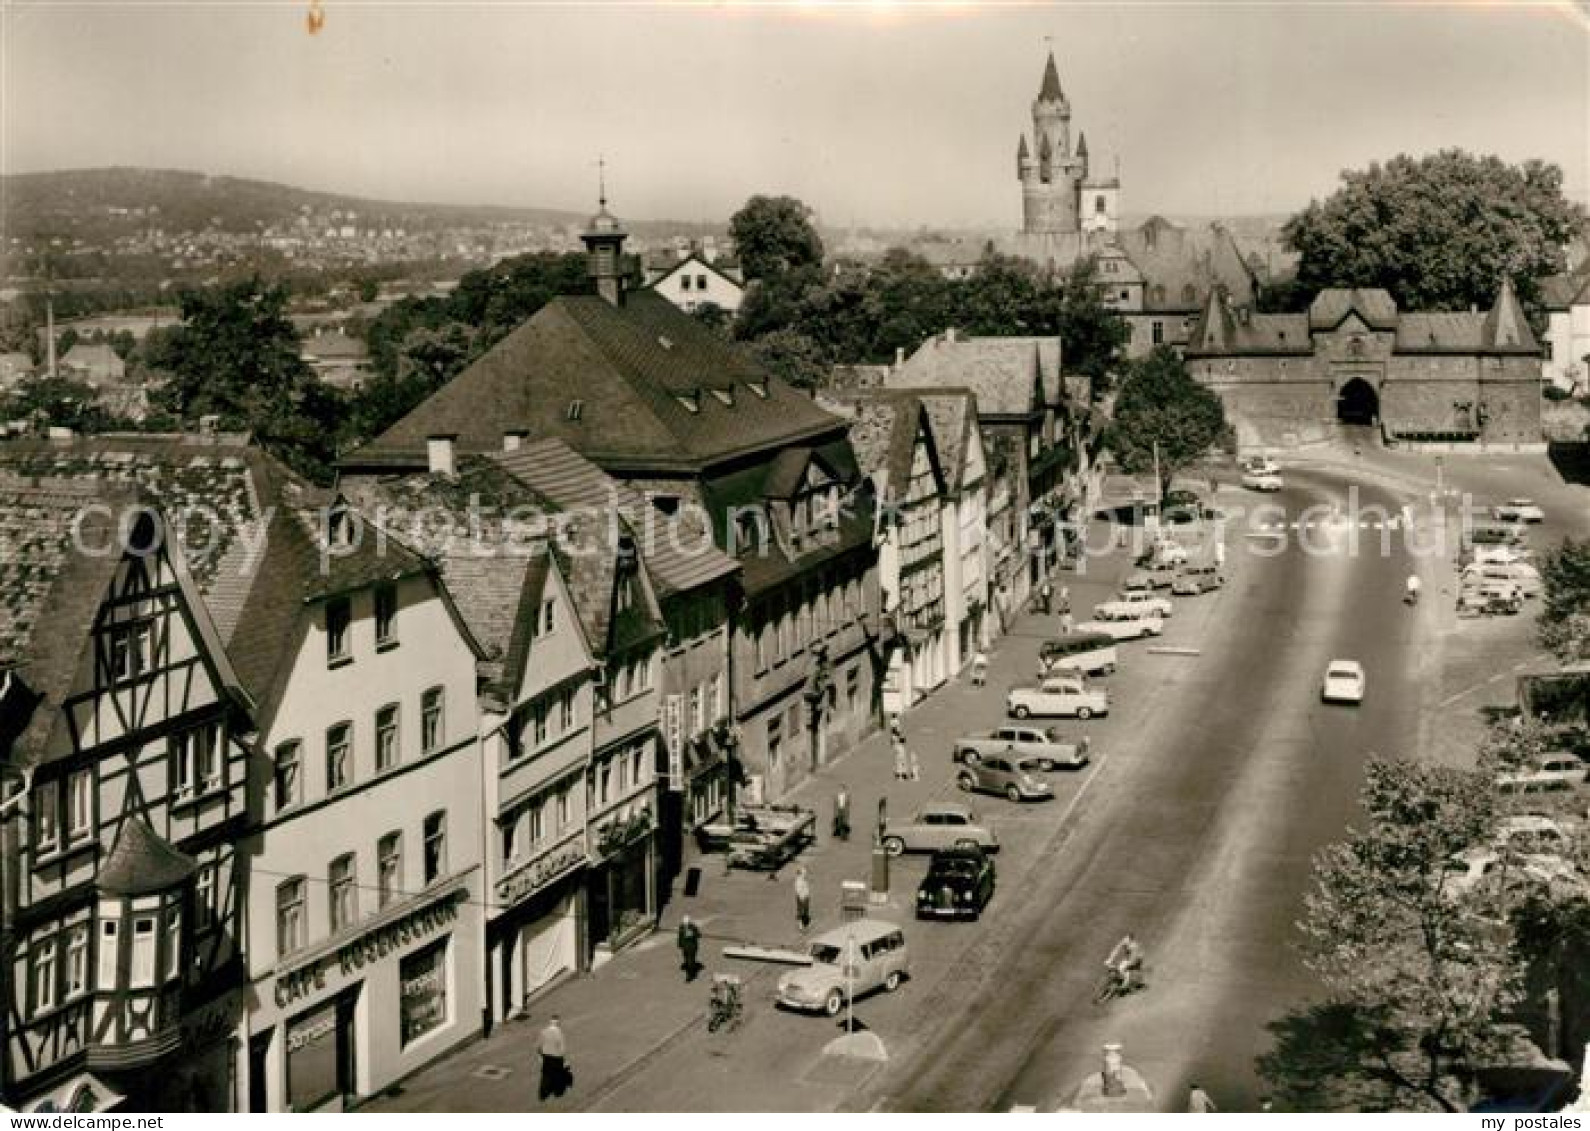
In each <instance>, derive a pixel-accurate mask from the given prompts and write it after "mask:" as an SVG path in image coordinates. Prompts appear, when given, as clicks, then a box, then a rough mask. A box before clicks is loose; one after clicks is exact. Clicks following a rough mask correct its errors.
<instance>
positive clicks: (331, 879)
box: [326, 852, 359, 932]
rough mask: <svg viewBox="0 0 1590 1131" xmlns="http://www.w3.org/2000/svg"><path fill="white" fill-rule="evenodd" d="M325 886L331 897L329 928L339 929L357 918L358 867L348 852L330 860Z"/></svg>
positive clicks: (351, 923) (352, 922)
mask: <svg viewBox="0 0 1590 1131" xmlns="http://www.w3.org/2000/svg"><path fill="white" fill-rule="evenodd" d="M326 887H327V890H328V893H329V895H330V897H331V929H332V931H333V932H336V931H340V930H342V929H343V928H345V927H350V926H352V925H353V924H354V923H355V922H357V921H358V918H359V885H358V868H357V866H356V865H355V862H354V856H353V853H351V852H349V853H346V854H344V855H342V856H339V857H337V858H336V859H335V860H333V861H332V862H331V867H330V868H328V869H327V872H326Z"/></svg>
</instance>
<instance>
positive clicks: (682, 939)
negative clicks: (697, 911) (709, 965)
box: [679, 915, 701, 982]
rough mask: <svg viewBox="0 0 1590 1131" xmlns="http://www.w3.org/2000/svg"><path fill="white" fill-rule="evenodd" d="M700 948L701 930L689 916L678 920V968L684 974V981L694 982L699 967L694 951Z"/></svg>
mask: <svg viewBox="0 0 1590 1131" xmlns="http://www.w3.org/2000/svg"><path fill="white" fill-rule="evenodd" d="M700 946H701V928H700V927H698V926H696V924H695V923H694V921H692V920H691V918H690V916H688V915H686V916H685V917H684V918H683V919H680V920H679V960H680V966H679V968H680V969H681V970H683V971H684V972H685V981H687V982H694V981H695V980H696V974H697V972H698V971H700V969H701V965H700V964H699V963H698V962H697V961H696V951H697V950H698V949H699V948H700Z"/></svg>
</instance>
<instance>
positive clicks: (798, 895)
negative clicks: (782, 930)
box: [795, 864, 812, 935]
mask: <svg viewBox="0 0 1590 1131" xmlns="http://www.w3.org/2000/svg"><path fill="white" fill-rule="evenodd" d="M795 922H796V923H798V924H799V925H800V929H801V934H803V935H804V934H805V933H806V930H807V928H808V927H810V926H811V925H812V885H811V882H810V881H809V880H807V879H806V866H805V865H804V864H803V865H801V866H800V867H799V868H797V869H795Z"/></svg>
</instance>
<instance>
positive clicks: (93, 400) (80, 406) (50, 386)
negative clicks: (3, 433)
mask: <svg viewBox="0 0 1590 1131" xmlns="http://www.w3.org/2000/svg"><path fill="white" fill-rule="evenodd" d="M98 398H99V394H98V393H96V392H95V391H94V389H93V387H92V386H90V385H84V384H81V383H79V382H76V381H71V380H68V379H67V378H65V377H35V378H34V379H32V380H31V381H23V382H21V383H19V384H18V385H17V386H16V387H15V388H13V389H12V390H11V391H10V393H8V394H6V395H4V396H0V420H26V421H30V422H33V423H36V424H39V425H58V426H60V427H63V428H71V429H73V430H74V431H77V432H104V431H109V430H111V429H121V428H131V427H133V425H132V424H131V422H130V421H126V420H120V419H118V418H116V417H114V416H112V415H111V414H110V413H108V412H106V411H105V410H104V409H103V408H101V407H100V405H99V399H98Z"/></svg>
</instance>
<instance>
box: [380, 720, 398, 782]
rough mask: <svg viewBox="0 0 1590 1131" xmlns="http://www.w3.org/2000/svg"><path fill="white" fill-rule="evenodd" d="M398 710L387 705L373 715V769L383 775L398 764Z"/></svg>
mask: <svg viewBox="0 0 1590 1131" xmlns="http://www.w3.org/2000/svg"><path fill="white" fill-rule="evenodd" d="M398 760H399V748H398V708H397V704H396V703H388V704H387V705H386V706H385V707H382V708H381V709H380V710H379V711H377V712H376V713H375V769H376V772H377V773H385V772H386V771H387V770H390V769H392V768H394V767H395V766H396V765H397V764H398Z"/></svg>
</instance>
